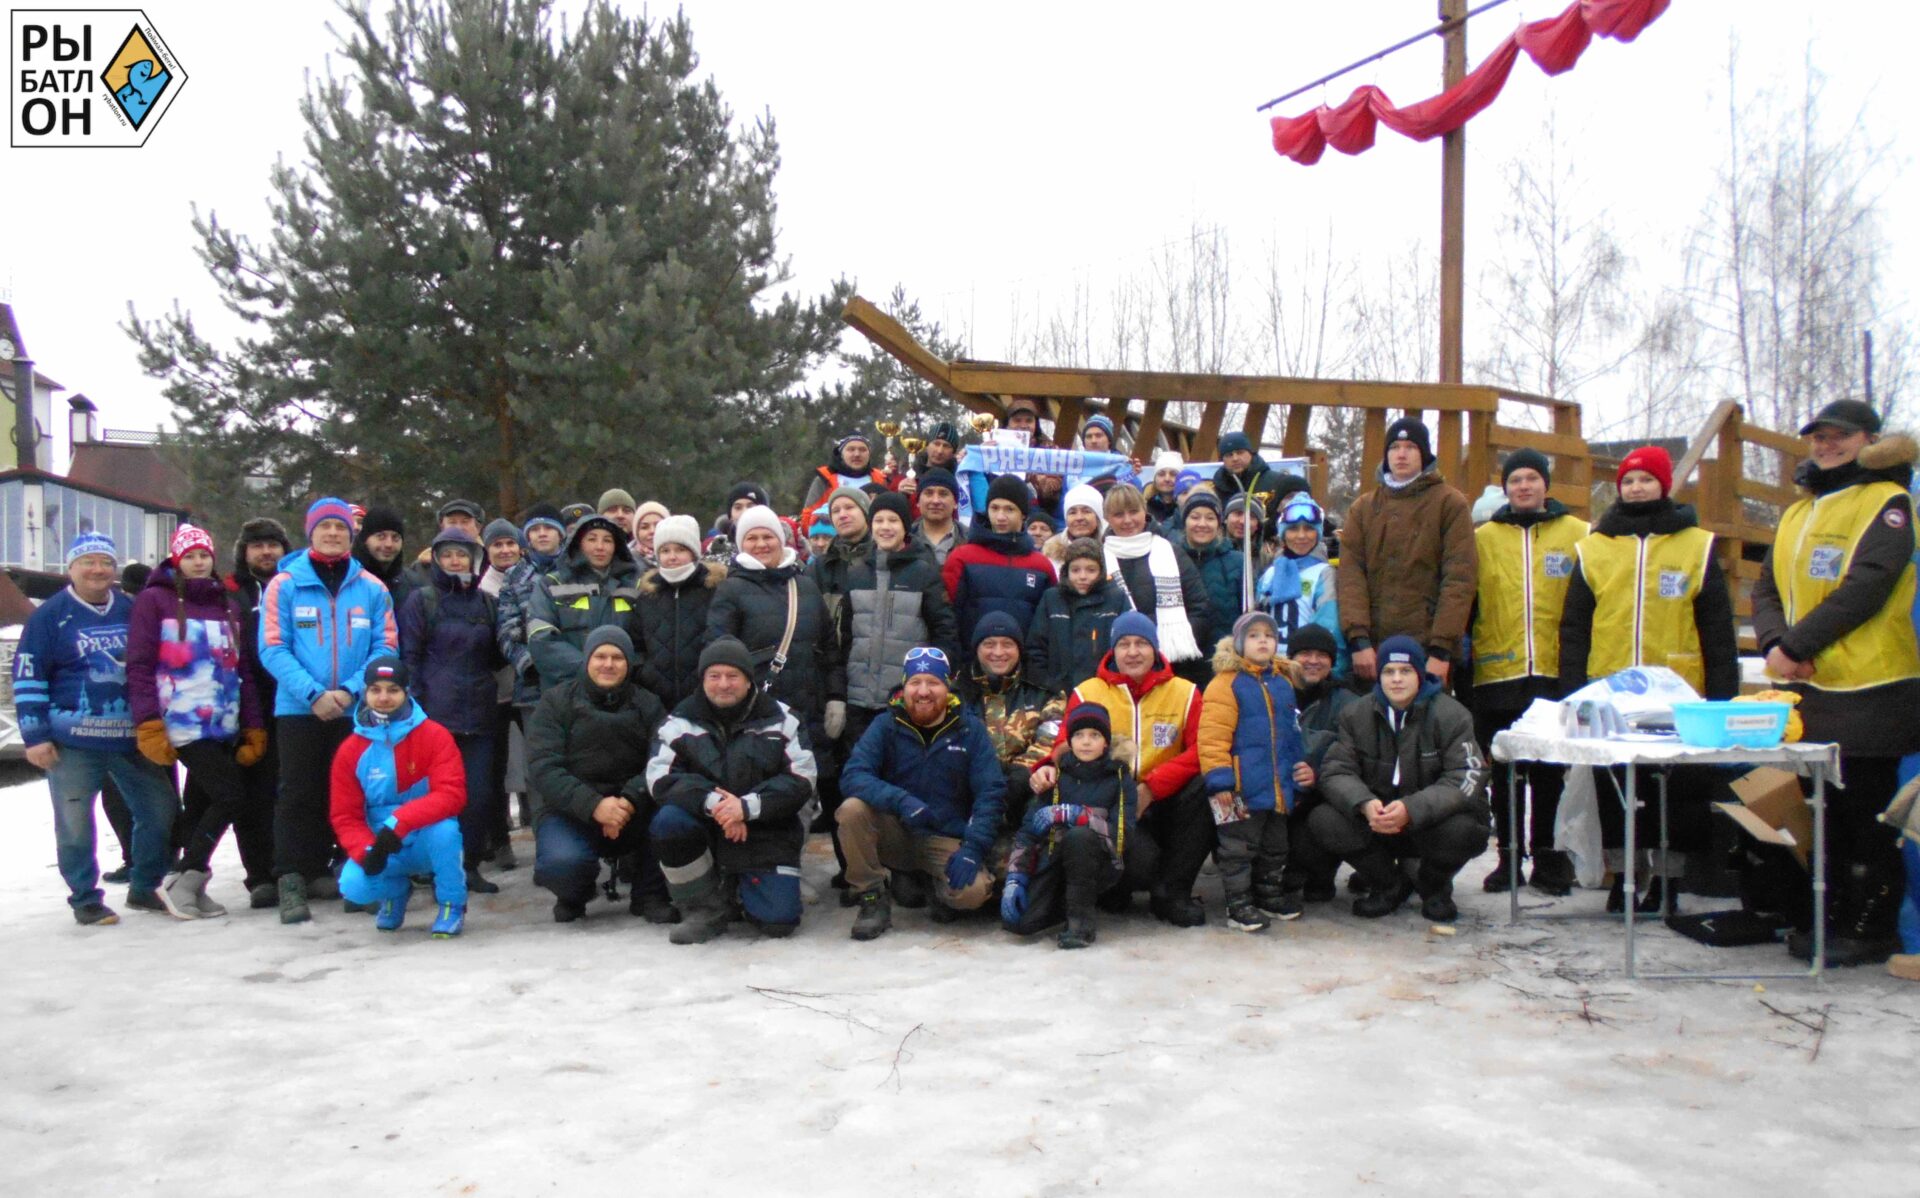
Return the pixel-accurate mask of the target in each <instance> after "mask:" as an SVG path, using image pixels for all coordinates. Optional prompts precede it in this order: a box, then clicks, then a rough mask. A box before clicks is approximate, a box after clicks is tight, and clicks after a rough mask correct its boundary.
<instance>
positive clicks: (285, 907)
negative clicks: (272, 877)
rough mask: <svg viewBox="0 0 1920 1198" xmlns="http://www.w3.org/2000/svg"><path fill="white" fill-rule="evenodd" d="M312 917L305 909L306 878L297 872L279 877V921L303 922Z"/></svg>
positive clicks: (311, 913)
mask: <svg viewBox="0 0 1920 1198" xmlns="http://www.w3.org/2000/svg"><path fill="white" fill-rule="evenodd" d="M312 918H313V912H311V911H309V910H307V880H306V879H305V878H303V877H301V876H300V875H299V874H288V875H287V876H286V877H284V878H281V879H280V922H281V923H305V922H307V921H308V920H309V919H312Z"/></svg>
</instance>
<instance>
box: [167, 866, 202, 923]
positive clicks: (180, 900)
mask: <svg viewBox="0 0 1920 1198" xmlns="http://www.w3.org/2000/svg"><path fill="white" fill-rule="evenodd" d="M206 884H207V875H206V874H204V873H201V872H200V871H199V870H197V869H190V870H187V871H185V872H183V873H177V874H175V875H173V877H172V878H171V879H169V880H168V882H167V884H166V885H164V886H162V887H161V888H160V891H159V893H160V902H161V904H162V905H163V906H165V907H166V909H167V914H168V915H171V916H173V917H174V918H175V919H199V918H200V904H199V903H197V902H195V901H194V897H193V896H194V892H195V891H197V890H198V889H199V888H200V887H202V886H205V885H206Z"/></svg>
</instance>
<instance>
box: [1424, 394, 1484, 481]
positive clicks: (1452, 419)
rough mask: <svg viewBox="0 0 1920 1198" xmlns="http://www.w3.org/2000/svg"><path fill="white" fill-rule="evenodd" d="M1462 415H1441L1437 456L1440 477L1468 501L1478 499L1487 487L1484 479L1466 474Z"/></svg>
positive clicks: (1443, 413)
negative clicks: (1462, 439)
mask: <svg viewBox="0 0 1920 1198" xmlns="http://www.w3.org/2000/svg"><path fill="white" fill-rule="evenodd" d="M1460 423H1461V422H1460V413H1458V412H1444V411H1443V412H1441V413H1440V444H1439V445H1438V446H1436V448H1437V449H1438V450H1439V451H1440V452H1439V453H1438V454H1436V455H1435V456H1436V457H1438V458H1439V459H1440V477H1441V478H1444V479H1446V480H1447V481H1448V482H1450V483H1452V484H1453V485H1454V487H1455V488H1456V489H1458V490H1459V491H1461V492H1462V493H1464V494H1465V495H1466V497H1467V498H1468V499H1477V498H1479V495H1480V488H1481V487H1482V486H1483V485H1485V482H1486V480H1485V479H1483V478H1472V477H1469V476H1468V475H1467V474H1466V473H1465V465H1466V463H1465V462H1464V461H1463V460H1462V458H1461V444H1460V434H1461V427H1460Z"/></svg>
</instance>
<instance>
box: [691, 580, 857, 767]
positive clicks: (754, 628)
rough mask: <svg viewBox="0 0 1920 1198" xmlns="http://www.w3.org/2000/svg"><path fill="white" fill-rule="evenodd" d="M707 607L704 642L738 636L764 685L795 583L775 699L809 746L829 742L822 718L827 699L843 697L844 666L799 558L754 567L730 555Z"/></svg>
mask: <svg viewBox="0 0 1920 1198" xmlns="http://www.w3.org/2000/svg"><path fill="white" fill-rule="evenodd" d="M734 561H735V565H734V567H733V570H732V572H731V573H729V574H728V575H727V576H726V577H725V578H724V579H722V580H721V581H720V585H719V587H717V588H716V589H715V590H714V592H713V602H712V604H711V605H709V606H708V608H707V640H708V642H709V643H711V642H712V641H713V640H714V639H715V638H717V637H723V636H731V637H738V638H739V639H740V640H741V641H742V642H743V643H744V644H745V645H746V646H747V650H748V652H750V653H752V654H753V664H754V681H755V682H757V683H759V684H761V685H762V686H765V685H766V683H767V678H768V671H769V670H770V669H771V667H772V664H773V655H774V653H775V651H777V650H778V649H779V648H780V638H781V637H782V636H783V635H785V633H786V630H787V580H788V579H792V580H793V581H794V583H795V584H796V585H797V587H798V593H799V611H798V617H797V620H796V622H795V625H794V630H793V643H792V645H791V646H790V647H789V648H788V649H787V664H786V668H785V669H783V670H781V672H780V674H779V676H778V677H777V678H775V679H774V680H773V688H772V689H773V697H774V698H776V699H778V700H780V701H781V702H782V703H785V704H786V705H787V706H788V707H791V708H793V710H794V713H795V714H796V715H798V716H799V717H800V723H801V724H802V726H804V727H805V728H806V729H807V732H808V735H809V738H810V739H809V740H808V742H807V743H808V744H809V745H821V744H825V743H826V741H827V735H826V729H825V728H824V727H823V726H822V720H823V719H824V717H825V715H826V709H827V704H828V702H830V701H831V700H834V699H841V700H844V699H845V698H846V697H847V670H846V666H845V665H844V664H843V662H842V660H841V655H840V643H839V637H838V636H837V634H836V631H835V629H834V626H833V622H832V621H831V620H829V619H828V618H827V605H826V603H825V601H824V600H822V599H821V597H820V588H819V587H818V586H816V585H814V581H813V579H812V578H810V577H808V576H807V573H806V569H805V568H804V567H803V566H801V565H800V563H799V562H798V561H797V560H793V561H789V562H788V563H787V564H786V565H783V566H775V567H773V568H772V569H753V568H750V567H748V566H745V565H743V564H740V558H738V557H736V558H735V559H734Z"/></svg>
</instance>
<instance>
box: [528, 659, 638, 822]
mask: <svg viewBox="0 0 1920 1198" xmlns="http://www.w3.org/2000/svg"><path fill="white" fill-rule="evenodd" d="M665 718H666V710H665V709H664V708H662V707H661V706H660V700H658V699H656V698H654V697H653V692H651V691H648V690H645V689H643V688H641V687H639V686H636V685H634V683H633V680H632V679H631V678H629V679H628V680H627V681H626V682H624V683H622V684H620V685H619V686H617V687H614V688H613V689H612V690H605V689H603V688H601V687H598V686H595V685H594V684H593V683H592V682H591V681H590V680H589V679H587V678H585V677H580V678H576V679H574V680H573V681H571V682H565V683H562V684H561V685H559V686H555V687H549V688H548V689H547V691H546V693H545V694H543V695H541V696H540V702H539V703H537V704H535V705H534V708H533V711H532V713H531V714H530V715H529V716H528V717H527V779H528V781H529V782H530V783H531V784H532V786H533V789H534V792H535V793H536V794H538V795H539V796H540V798H541V800H542V801H544V802H545V803H546V805H547V806H548V807H550V808H552V809H554V810H556V811H561V812H565V813H566V814H567V815H570V816H572V817H573V818H575V819H577V820H580V821H582V822H583V823H592V822H593V809H594V808H595V807H597V806H599V805H600V800H601V799H604V798H606V797H607V796H608V795H619V796H620V797H621V798H624V799H626V800H627V801H629V802H631V803H632V804H633V805H634V809H635V810H636V812H637V813H638V814H639V816H640V817H642V818H644V817H646V815H647V813H648V812H650V811H651V810H652V807H651V803H652V800H651V798H650V797H649V793H648V788H647V777H646V772H647V755H648V752H649V750H650V749H651V748H652V745H653V738H654V733H655V732H656V730H658V729H659V727H660V723H661V721H662V720H664V719H665Z"/></svg>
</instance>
